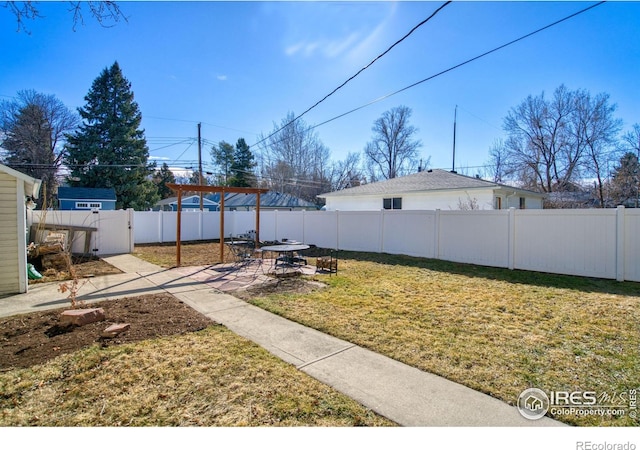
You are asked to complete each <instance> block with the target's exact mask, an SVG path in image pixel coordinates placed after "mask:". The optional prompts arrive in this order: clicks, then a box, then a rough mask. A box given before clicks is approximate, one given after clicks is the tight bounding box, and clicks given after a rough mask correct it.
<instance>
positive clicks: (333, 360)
mask: <svg viewBox="0 0 640 450" xmlns="http://www.w3.org/2000/svg"><path fill="white" fill-rule="evenodd" d="M103 259H104V260H105V261H107V262H108V263H109V264H111V265H113V266H115V267H117V268H119V269H120V270H122V271H123V272H124V273H123V274H120V275H107V276H101V277H96V278H89V279H88V280H87V282H86V284H84V285H83V286H82V288H81V289H80V291H79V292H80V293H81V295H79V296H78V300H81V301H83V302H85V303H87V304H90V303H92V302H96V301H102V300H106V299H113V298H118V297H125V296H136V295H143V294H149V293H160V292H169V293H170V294H172V295H174V296H175V297H177V298H178V299H180V300H181V301H183V302H184V303H186V304H188V305H190V306H191V307H193V308H194V309H195V310H197V311H199V312H201V313H203V314H205V315H206V316H208V317H209V318H211V319H212V320H214V321H216V322H218V323H220V324H222V325H224V326H226V327H227V328H229V329H230V330H232V331H233V332H235V333H237V334H238V335H240V336H243V337H245V338H247V339H249V340H251V341H253V342H255V343H256V344H258V345H260V346H262V347H263V348H265V349H266V350H268V351H269V352H271V353H272V354H273V355H275V356H277V357H279V358H281V359H282V360H284V361H286V362H288V363H290V364H293V365H294V366H296V367H297V368H298V369H299V370H301V371H303V372H305V373H307V374H308V375H310V376H312V377H314V378H316V379H317V380H319V381H321V382H323V383H325V384H327V385H329V386H332V387H333V388H335V389H336V390H338V391H340V392H342V393H343V394H345V395H347V396H349V397H351V398H353V399H354V400H356V401H358V402H359V403H361V404H362V405H364V406H366V407H367V408H370V409H371V410H373V411H375V412H376V413H378V414H380V415H382V416H385V417H387V418H388V419H390V420H393V421H394V422H396V423H398V424H399V425H402V426H414V427H415V426H465V427H472V426H517V427H522V426H562V425H563V424H562V423H560V422H557V421H554V420H552V419H549V418H546V417H545V418H543V419H541V420H536V421H531V420H528V419H525V418H523V417H522V416H521V415H520V414H519V412H518V411H517V409H516V408H515V407H512V406H509V405H507V404H506V403H504V402H502V401H500V400H497V399H495V398H493V397H490V396H488V395H485V394H482V393H480V392H477V391H474V390H472V389H469V388H467V387H465V386H462V385H460V384H457V383H454V382H451V381H448V380H446V379H444V378H441V377H438V376H435V375H432V374H429V373H426V372H423V371H421V370H418V369H416V368H413V367H410V366H407V365H405V364H402V363H400V362H398V361H395V360H393V359H390V358H388V357H386V356H383V355H379V354H377V353H374V352H371V351H369V350H366V349H363V348H361V347H358V346H357V345H354V344H352V343H350V342H346V341H343V340H340V339H337V338H334V337H332V336H329V335H326V334H324V333H320V332H319V331H317V330H314V329H311V328H308V327H305V326H302V325H299V324H297V323H295V322H292V321H290V320H287V319H284V318H282V317H280V316H277V315H275V314H271V313H269V312H267V311H265V310H262V309H260V308H258V307H255V306H253V305H250V304H248V303H246V302H244V301H242V300H240V299H238V298H236V297H233V296H232V295H229V294H226V293H224V292H222V289H221V288H220V287H221V286H225V285H226V284H225V283H230V282H231V279H230V276H231V275H229V274H224V273H222V274H220V273H214V274H213V275H211V273H212V272H210V271H211V268H210V267H209V268H208V267H197V268H193V267H188V268H176V269H162V268H160V267H158V266H155V265H153V264H149V263H147V262H144V261H141V260H140V259H137V258H135V257H133V256H131V255H117V256H112V257H105V258H103ZM262 276H264V275H263V274H261V272H255V273H254V278H255V280H258V281H260V280H261V279H262V278H261V277H262ZM58 285H59V283H47V284H36V285H33V286H31V287H30V289H29V293H27V294H20V295H15V296H10V297H5V298H0V317H2V316H9V315H14V314H21V313H29V312H33V311H35V310H39V309H54V308H60V307H63V306H65V305H68V304H69V300H68V298H67V295H68V294H62V293H60V292H58V290H57V289H58Z"/></svg>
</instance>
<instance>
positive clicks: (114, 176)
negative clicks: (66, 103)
mask: <svg viewBox="0 0 640 450" xmlns="http://www.w3.org/2000/svg"><path fill="white" fill-rule="evenodd" d="M85 101H86V102H87V103H86V105H85V106H84V107H83V108H79V109H78V112H79V113H80V117H81V118H82V120H83V123H82V124H81V125H80V127H79V129H78V131H76V132H75V133H73V134H71V135H69V136H68V138H67V145H66V150H67V155H66V157H65V164H66V165H67V166H68V167H69V169H70V171H71V173H70V176H69V181H70V183H71V185H72V186H84V187H101V188H104V187H107V188H108V187H112V188H114V189H115V191H116V197H117V200H116V208H125V209H126V208H133V209H136V210H145V209H148V208H149V207H151V206H152V205H153V204H154V203H155V202H156V201H158V199H159V198H160V196H159V195H158V189H157V188H156V186H155V185H154V184H153V182H152V181H151V179H150V178H151V176H152V174H153V171H154V169H155V164H150V163H149V162H148V158H149V149H148V147H147V142H146V139H145V137H144V130H140V129H139V126H140V122H141V121H142V115H141V113H140V110H139V108H138V104H137V103H136V102H135V101H134V100H133V92H132V91H131V83H130V82H129V81H128V80H127V79H126V78H125V77H124V76H123V74H122V71H121V70H120V66H119V65H118V63H117V62H115V63H114V64H113V65H112V66H111V67H109V68H106V69H104V70H103V71H102V73H101V74H100V76H99V77H98V78H96V79H95V80H94V82H93V85H92V86H91V89H90V91H89V93H88V94H87V95H86V96H85Z"/></svg>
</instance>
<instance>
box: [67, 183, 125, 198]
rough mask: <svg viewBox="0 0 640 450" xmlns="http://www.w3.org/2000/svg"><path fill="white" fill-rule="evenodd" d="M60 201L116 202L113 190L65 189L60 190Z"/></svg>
mask: <svg viewBox="0 0 640 450" xmlns="http://www.w3.org/2000/svg"><path fill="white" fill-rule="evenodd" d="M58 200H113V201H115V200H116V191H115V189H113V188H88V187H64V186H61V187H59V188H58Z"/></svg>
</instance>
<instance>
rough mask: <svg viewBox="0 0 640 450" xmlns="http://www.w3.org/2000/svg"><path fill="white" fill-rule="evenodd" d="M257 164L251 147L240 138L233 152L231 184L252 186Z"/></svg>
mask: <svg viewBox="0 0 640 450" xmlns="http://www.w3.org/2000/svg"><path fill="white" fill-rule="evenodd" d="M255 166H256V163H255V161H254V158H253V153H251V149H250V148H249V146H248V145H247V143H246V142H245V140H244V139H243V138H240V139H238V142H236V148H235V151H234V152H233V162H232V163H231V180H230V181H229V185H230V186H236V187H250V186H252V185H253V184H254V183H255V181H254V179H255V177H254V176H253V168H254V167H255Z"/></svg>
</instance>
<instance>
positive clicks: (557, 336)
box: [252, 253, 640, 426]
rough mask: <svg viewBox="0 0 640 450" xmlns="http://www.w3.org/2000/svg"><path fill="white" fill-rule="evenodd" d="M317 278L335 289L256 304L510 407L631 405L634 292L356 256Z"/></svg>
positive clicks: (638, 336)
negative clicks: (553, 399) (543, 401)
mask: <svg viewBox="0 0 640 450" xmlns="http://www.w3.org/2000/svg"><path fill="white" fill-rule="evenodd" d="M322 280H323V281H325V282H326V283H329V284H330V288H328V289H322V290H318V291H315V292H312V293H310V294H308V295H304V296H300V295H295V294H271V295H267V296H255V297H254V298H253V300H252V301H253V303H255V304H256V305H258V306H260V307H262V308H265V309H267V310H270V311H272V312H275V313H277V314H280V315H282V316H284V317H287V318H290V319H292V320H295V321H297V322H300V323H303V324H305V325H308V326H310V327H313V328H315V329H318V330H320V331H323V332H326V333H329V334H331V335H334V336H337V337H340V338H342V339H345V340H348V341H350V342H353V343H356V344H358V345H361V346H363V347H367V348H369V349H371V350H373V351H376V352H379V353H382V354H385V355H387V356H390V357H392V358H394V359H396V360H399V361H402V362H404V363H406V364H409V365H411V366H414V367H417V368H420V369H422V370H425V371H428V372H431V373H435V374H438V375H441V376H443V377H445V378H447V379H450V380H453V381H456V382H459V383H462V384H464V385H466V386H469V387H471V388H473V389H476V390H479V391H482V392H485V393H487V394H489V395H492V396H494V397H496V398H499V399H501V400H503V401H505V402H507V403H509V404H515V401H516V400H517V398H518V395H519V394H520V392H522V391H523V390H524V389H526V388H529V387H537V388H540V389H543V390H545V391H547V392H549V391H552V390H553V391H561V390H567V391H574V390H579V391H596V392H597V393H598V395H601V394H605V393H608V394H623V395H627V396H628V392H629V390H631V389H638V388H640V377H639V376H638V373H639V372H638V368H639V367H640V360H639V357H638V349H639V348H640V332H639V329H638V324H639V323H640V286H638V284H637V283H618V282H615V281H606V280H592V279H586V278H580V277H569V276H559V275H550V274H540V273H528V272H521V271H508V270H501V269H493V268H485V267H477V266H470V265H462V264H454V263H447V262H443V261H431V260H425V259H418V258H409V257H402V256H391V255H370V254H369V255H364V254H356V253H351V254H349V253H343V254H342V257H341V260H340V272H339V274H338V276H333V277H328V276H322ZM625 406H626V405H625ZM557 418H558V419H559V420H562V421H565V422H567V423H570V424H574V425H598V426H605V425H615V426H623V425H638V424H639V422H638V421H634V420H633V419H631V418H629V417H627V416H625V417H624V418H622V419H601V418H599V417H597V416H596V417H593V416H592V417H586V418H585V417H576V416H563V417H557Z"/></svg>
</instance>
